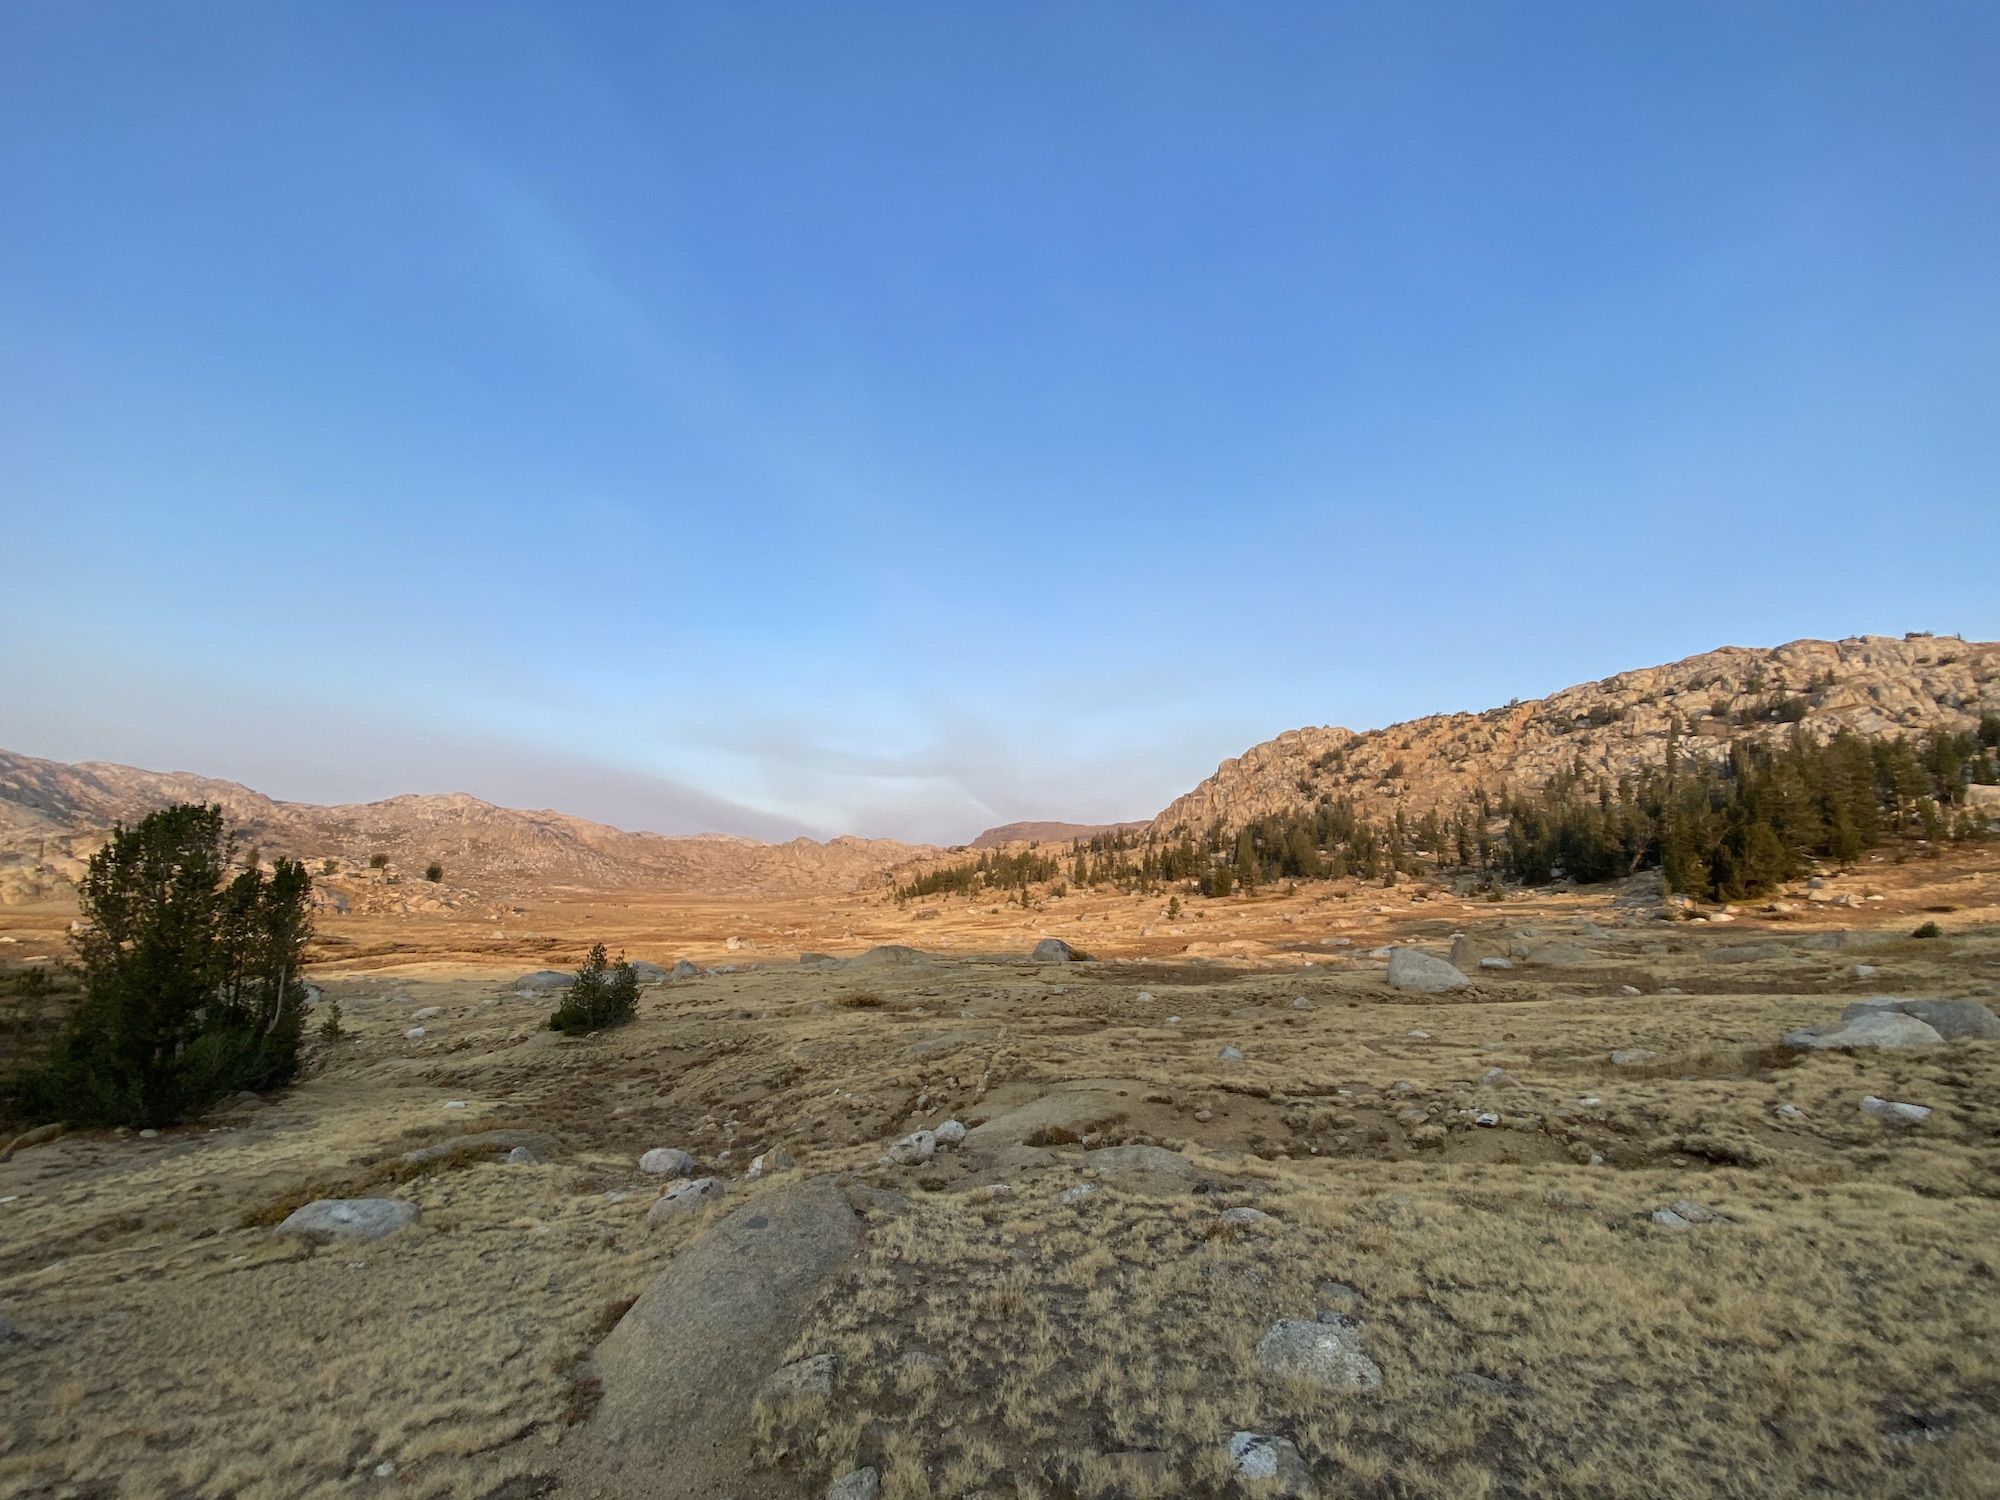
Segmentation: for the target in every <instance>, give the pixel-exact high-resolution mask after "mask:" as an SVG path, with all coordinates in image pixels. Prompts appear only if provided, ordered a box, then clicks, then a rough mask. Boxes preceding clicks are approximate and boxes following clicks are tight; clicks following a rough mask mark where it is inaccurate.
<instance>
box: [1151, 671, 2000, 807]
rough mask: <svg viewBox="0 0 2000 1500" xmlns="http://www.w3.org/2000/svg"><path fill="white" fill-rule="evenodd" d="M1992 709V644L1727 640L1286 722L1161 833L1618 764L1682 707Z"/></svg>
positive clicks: (1772, 725) (1628, 763)
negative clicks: (1454, 703)
mask: <svg viewBox="0 0 2000 1500" xmlns="http://www.w3.org/2000/svg"><path fill="white" fill-rule="evenodd" d="M1994 712H2000V643H1997V642H1990V641H1989V642H1972V641H1962V640H1959V639H1957V638H1956V637H1946V636H1929V635H1912V636H1906V637H1904V638H1903V639H1901V640H1896V639H1892V638H1888V637H1882V636H1861V637H1856V638H1852V639H1848V640H1844V641H1794V642H1792V643H1791V644H1790V645H1787V646H1779V647H1776V648H1774V649H1770V650H1762V649H1750V648H1744V647H1736V646H1726V647H1724V648H1722V649H1721V650H1719V651H1709V652H1705V653H1703V654H1702V655H1700V656H1691V657H1689V658H1687V659H1686V660H1685V661H1678V662H1674V663H1672V664H1670V665H1668V666H1663V667H1648V668H1644V669H1642V670H1639V671H1634V672H1621V673H1619V674H1618V675H1617V676H1616V677H1607V678H1605V679H1604V680H1603V681H1601V682H1587V683H1582V684H1579V685H1578V686H1576V687H1571V688H1565V689H1564V690H1563V691H1562V692H1559V693H1556V694H1554V695H1552V696H1551V697H1547V698H1538V699H1533V700H1531V701H1527V702H1517V703H1511V704H1509V705H1507V706H1506V707H1505V708H1495V709H1489V710H1487V711H1486V712H1485V713H1479V714H1470V713H1461V714H1434V715H1432V716H1430V717H1428V718H1423V719H1412V720H1411V721H1409V722H1408V723H1405V724H1393V725H1390V726H1389V727H1388V728H1386V729H1374V730H1368V731H1365V732H1362V733H1356V732H1355V731H1353V730H1349V729H1294V730H1291V731H1289V732H1287V733H1285V734H1281V735H1279V736H1278V737H1277V738H1276V739H1274V740H1267V741H1265V742H1264V743H1263V744H1261V745H1256V746H1253V747H1252V748H1251V749H1249V750H1247V751H1245V752H1244V753H1243V754H1242V755H1240V756H1238V757H1237V758H1236V759H1234V760H1226V761H1224V762H1223V763H1222V765H1221V766H1220V767H1219V768H1218V769H1217V770H1216V773H1215V774H1214V775H1213V776H1211V777H1209V778H1208V779H1207V780H1206V781H1204V782H1202V783H1201V785H1199V786H1197V787H1196V788H1195V789H1194V790H1193V791H1191V792H1189V793H1188V794H1187V795H1186V796H1184V797H1180V798H1177V799H1176V800H1175V801H1174V802H1173V803H1171V804H1170V805H1169V806H1168V807H1167V808H1166V810H1165V811H1164V812H1162V813H1161V814H1160V815H1159V817H1157V818H1156V819H1154V820H1153V824H1152V827H1153V829H1154V830H1155V831H1156V832H1159V833H1162V834H1173V833H1178V832H1181V831H1184V830H1185V831H1193V832H1200V831H1202V830H1205V829H1207V828H1209V827H1210V826H1211V825H1213V824H1216V823H1220V824H1222V825H1223V826H1224V827H1225V828H1236V827H1240V826H1242V825H1243V824H1245V823H1248V822H1252V821H1255V820H1256V819H1258V818H1261V817H1265V816H1268V815H1270V814H1274V813H1281V812H1284V811H1285V810H1287V809H1290V808H1295V807H1298V806H1301V805H1303V804H1307V803H1310V802H1312V801H1314V800H1315V799H1316V798H1318V797H1319V796H1320V795H1321V794H1322V793H1326V794H1331V795H1332V796H1334V797H1336V798H1339V797H1346V798H1350V799H1352V800H1353V801H1354V802H1355V803H1357V804H1358V805H1359V806H1361V807H1362V808H1363V809H1364V810H1365V811H1368V812H1370V813H1373V814H1375V815H1378V816H1386V815H1389V814H1392V813H1393V812H1394V811H1395V810H1396V809H1398V808H1401V809H1403V810H1405V811H1407V812H1408V813H1409V814H1410V815H1411V816H1412V817H1417V816H1421V815H1422V814H1423V813H1424V812H1426V811H1427V810H1429V809H1430V808H1432V807H1437V808H1440V809H1445V810H1453V809H1456V808H1458V807H1459V806H1461V805H1463V803H1464V802H1465V801H1466V800H1467V799H1468V798H1470V797H1471V796H1473V795H1475V794H1476V793H1477V792H1478V791H1479V790H1480V789H1481V788H1484V789H1485V790H1487V791H1489V792H1497V791H1498V790H1499V789H1500V787H1501V786H1502V784H1503V783H1504V784H1507V785H1510V786H1512V787H1513V788H1515V789H1516V790H1521V789H1526V788H1532V787H1535V786H1539V785H1540V784H1541V783H1543V782H1545V781H1547V780H1548V779H1549V777H1550V776H1552V775H1553V774H1555V773H1556V772H1557V771H1559V770H1562V769H1564V768H1566V767H1569V766H1571V765H1574V764H1575V763H1576V762H1577V761H1579V760H1581V762H1582V764H1583V766H1584V769H1585V770H1586V772H1588V773H1589V774H1591V775H1593V776H1595V775H1600V774H1602V775H1608V776H1611V777H1613V778H1616V777H1618V776H1620V775H1623V774H1625V773H1627V772H1632V771H1638V770H1641V769H1644V768H1646V767H1651V766H1658V765H1660V764H1662V763H1663V762H1664V760H1665V757H1666V745H1667V729H1668V725H1669V723H1670V722H1671V721H1672V720H1674V719H1676V718H1678V719H1679V721H1680V723H1681V725H1682V730H1683V734H1684V736H1685V739H1684V743H1685V744H1686V745H1687V746H1688V747H1689V749H1691V750H1698V749H1699V748H1700V747H1701V746H1702V745H1703V744H1708V745H1711V746H1719V745H1720V744H1721V743H1723V742H1725V741H1727V740H1728V739H1729V738H1731V737H1732V736H1776V735H1783V734H1788V733H1790V732H1791V729H1792V726H1793V725H1794V724H1803V725H1805V726H1806V727H1807V728H1808V729H1811V730H1813V731H1815V732H1817V733H1820V734H1822V735H1826V734H1831V733H1833V732H1834V731H1835V730H1837V729H1841V728H1846V729H1852V730H1854V731H1856V732H1857V733H1860V734H1864V735H1870V736H1881V735H1899V734H1914V733H1921V732H1924V731H1927V730H1931V729H1937V728H1947V729H1952V730H1966V729H1970V728H1972V727H1974V726H1975V725H1976V724H1977V723H1978V721H1979V717H1980V715H1981V714H1982V713H1994Z"/></svg>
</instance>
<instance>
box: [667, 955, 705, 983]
mask: <svg viewBox="0 0 2000 1500" xmlns="http://www.w3.org/2000/svg"><path fill="white" fill-rule="evenodd" d="M667 978H669V979H699V978H701V970H700V969H698V968H696V967H695V966H694V965H693V964H691V963H689V962H688V961H687V960H686V959H684V958H677V959H675V960H674V966H673V967H672V968H671V969H669V970H667Z"/></svg>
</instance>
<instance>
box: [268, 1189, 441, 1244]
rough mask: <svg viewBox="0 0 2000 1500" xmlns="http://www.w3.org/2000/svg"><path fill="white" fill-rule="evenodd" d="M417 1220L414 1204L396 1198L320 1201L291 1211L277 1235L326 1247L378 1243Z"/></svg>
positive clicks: (321, 1199) (279, 1227) (330, 1199)
mask: <svg viewBox="0 0 2000 1500" xmlns="http://www.w3.org/2000/svg"><path fill="white" fill-rule="evenodd" d="M416 1221H417V1205H416V1204H414V1203H405V1202H404V1201H403V1200H401V1199H399V1198H320V1199H317V1200H315V1201H314V1202H311V1203H308V1204H306V1205H305V1206H304V1207H303V1208H299V1209H295V1210H293V1212H292V1214H291V1216H290V1217H288V1218H287V1219H286V1220H285V1222H284V1223H282V1224H280V1225H279V1226H278V1233H279V1234H286V1235H292V1236H294V1237H296V1238H298V1239H302V1240H311V1241H313V1242H314V1243H316V1244H325V1243H326V1242H328V1241H330V1240H379V1239H381V1238H382V1237H383V1236H384V1235H389V1234H394V1233H395V1232H396V1231H397V1230H399V1229H402V1228H404V1227H406V1226H407V1225H410V1224H414V1223H416Z"/></svg>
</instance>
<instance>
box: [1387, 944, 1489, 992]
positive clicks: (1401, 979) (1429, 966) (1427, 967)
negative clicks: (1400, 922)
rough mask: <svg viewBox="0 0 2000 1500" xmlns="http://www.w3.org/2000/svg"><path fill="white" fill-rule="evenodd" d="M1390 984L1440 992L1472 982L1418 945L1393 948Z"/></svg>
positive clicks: (1461, 987) (1409, 988)
mask: <svg viewBox="0 0 2000 1500" xmlns="http://www.w3.org/2000/svg"><path fill="white" fill-rule="evenodd" d="M1389 983H1390V984H1391V985H1393V986H1394V987H1395V988H1396V989H1399V990H1416V991H1418V992H1420V993H1423V994H1437V993H1439V992H1440V991H1443V990H1462V989H1464V988H1465V987H1466V986H1467V985H1469V984H1471V983H1472V981H1471V980H1470V979H1467V978H1466V977H1465V975H1464V974H1462V973H1460V972H1459V971H1458V970H1457V969H1455V968H1453V967H1452V966H1451V965H1450V964H1448V963H1446V962H1445V961H1444V960H1443V959H1441V958H1439V957H1437V956H1436V955H1435V954H1431V953H1424V952H1420V951H1419V950H1417V949H1415V948H1391V949H1390V950H1389Z"/></svg>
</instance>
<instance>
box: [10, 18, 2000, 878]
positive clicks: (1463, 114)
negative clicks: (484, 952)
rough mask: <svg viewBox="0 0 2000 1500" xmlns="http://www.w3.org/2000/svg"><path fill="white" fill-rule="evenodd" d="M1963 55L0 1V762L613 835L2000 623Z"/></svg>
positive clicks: (1777, 41) (977, 824)
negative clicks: (7, 758)
mask: <svg viewBox="0 0 2000 1500" xmlns="http://www.w3.org/2000/svg"><path fill="white" fill-rule="evenodd" d="M1996 76H2000V9H1996V8H1995V7H1994V6H1992V5H1990V4H1958V5H1953V4H1936V5H1925V6H1920V7H1905V6H1889V5H1881V4H1871V5H1858V6H1857V5H1842V4H1826V3H1818V0H1815V3H1801V4H1798V5H1790V6H1781V5H1758V4H1743V3H1731V4H1721V5H1714V6H1703V5H1696V4H1684V3H1677V4H1658V5H1640V4H1635V5H1605V4H1602V3H1587V4H1575V5H1533V4H1530V5H1522V6H1495V5H1490V4H1483V3H1481V4H1463V5H1425V4H1389V3H1384V4H1379V5H1366V6H1361V5H1336V4H1326V3H1315V4H1305V5H1282V4H1265V5H1258V6H1247V7H1246V6H1225V5H1220V4H1216V5H1210V6H1173V5H1161V4H1144V5H1139V4H1133V5H1110V4H1086V5H1076V4H1051V5H1032V4H1031V5H1021V6H1002V7H987V6H957V5H950V6H940V5H931V4H907V5H901V4H899V5H852V4H825V5H785V4H769V5H757V6H738V5H727V4H710V5H658V4H643V5H641V4H635V5H614V4H602V3H597V4H592V3H581V4H562V5H554V4H536V5H510V4H502V3H495V0H476V3H474V0H467V3H454V4H421V3H419V4H408V3H396V4H378V5H369V4H358V3H347V4H341V5H310V6H308V5H289V4H283V3H277V0H244V3H234V4H216V3H200V0H187V3H181V4H176V5H172V6H161V5H157V4H150V3H149V4H144V5H124V4H116V3H110V0H93V3H91V4H88V5H68V4H59V3H55V0H18V3H14V4H10V5H7V6H5V7H0V203H4V204H5V210H4V212H0V523H4V532H0V534H3V535H4V536H5V537H6V539H7V548H6V566H5V568H4V572H0V580H4V582H0V589H4V593H5V597H6V598H7V600H8V605H9V607H8V609H7V610H6V620H7V644H6V646H5V648H4V649H0V745H5V746H6V747H8V748H12V749H19V750H23V751H27V752H29V753H33V754H40V755H48V756H54V757H57V758H61V759H82V758H99V759H114V760H123V761H128V762H131V763H135V764H141V765H148V766H154V767H159V768H176V769H191V770H198V771H202V772H206V773H209V774H215V775H225V776H230V777H234V778H236V779H240V780H244V781H247V782H249V783H251V784H252V785H255V786H257V787H259V788H260V789H262V790H266V791H269V792H271V793H273V794H275V795H280V796H289V797H298V798H307V799H312V800H354V799H361V798H367V797H374V796H383V795H389V794H393V793H396V792H402V791H446V790H459V789H462V790H467V791H471V792H473V793H475V794H478V795H482V796H488V797H492V798H494V799H495V800H498V801H503V802H509V803H515V804H528V805H536V806H556V807H561V808H563V809H564V810H567V811H572V812H578V813H582V814H585V815H588V816H595V817H602V818H606V819H608V820H611V821H614V822H619V823H622V824H625V825H627V826H635V827H651V828H657V829H660V830H662V831H667V832H681V831H693V830H696V829H704V828H722V829H727V830H730V831H736V832H745V833H751V834H756V835H760V836H778V835H786V834H790V833H792V832H796V831H800V830H808V831H812V832H814V833H826V832H838V831H853V832H862V833H872V834H887V835H896V836H903V837H918V838H927V839H941V840H943V839H962V838H966V837H969V836H970V835H971V834H973V833H974V832H976V831H977V830H978V829H979V828H981V827H983V826H985V825H987V824H990V823H994V822H999V821H1004V820H1008V819H1013V818H1021V817H1072V818H1079V819H1096V818H1107V819H1108V818H1125V817H1139V816H1146V815H1149V814H1151V813H1152V812H1154V811H1156V810H1157V809H1158V808H1159V807H1160V806H1161V805H1162V804H1163V803H1164V802H1165V801H1167V800H1168V799H1169V798H1171V797H1172V796H1174V795H1176V794H1177V793H1179V792H1181V791H1183V790H1185V789H1186V788H1187V787H1188V786H1190V785H1192V784H1193V783H1194V782H1195V781H1196V780H1198V779H1200V777H1202V776H1203V775H1205V774H1207V773H1208V772H1209V771H1210V770H1212V769H1213V768H1214V766H1215V763H1216V762H1217V761H1218V760H1219V759H1221V758H1222V757H1224V756H1227V755H1233V754H1236V753H1238V752H1239V751H1240V750H1242V749H1243V748H1244V747H1246V746H1248V745H1249V744H1252V743H1254V742H1256V741H1258V740H1260V739H1264V738H1267V737H1269V736H1270V735H1272V734H1275V733H1277V732H1278V731H1280V730H1283V729H1286V728H1290V727H1293V726H1295V725H1299V724H1304V723H1344V724H1349V725H1352V726H1354V727H1357V728H1360V727H1368V726H1372V725H1377V724H1382V723H1387V722H1392V721H1395V720H1399V719H1404V718H1409V717H1413V716H1416V715H1419V714H1423V713H1428V712H1433V711H1441V710H1451V709H1462V708H1482V707H1486V706H1489V705H1491V704H1494V703H1499V702H1504V701H1506V700H1507V699H1509V698H1511V697H1515V696H1522V697H1527V696H1534V695H1538V694H1541V693H1544V692H1548V691H1552V690H1554V689H1556V688H1559V687H1562V686H1565V685H1567V684H1569V683H1572V682H1575V681H1580V680H1585V679H1589V678H1593V677H1598V676H1603V675H1607V674H1609V673H1611V672H1614V671H1617V670H1620V669H1623V668H1629V667H1636V666H1642V665H1648V664H1651V663H1654V662H1658V661H1664V660H1671V659H1674V658H1676V657H1679V656H1683V655H1687V654H1689V653H1692V652H1695V651H1699V650H1704V649H1708V648H1710V647H1713V646H1718V645H1723V644H1746V645H1754V644H1776V643H1778V642H1781V641H1785V640H1790V639H1795V638H1798V637H1801V636H1808V635H1827V636H1841V635H1849V634H1859V633H1888V634H1900V633H1901V632H1903V631H1905V630H1909V629H1929V630H1937V631H1941V632H1949V631H1958V632H1962V633H1964V634H1966V635H1968V636H1975V637H1988V638H1990V637H1992V636H1993V635H1994V634H1995V633H1996V628H2000V588H1996V586H1995V583H1994V579H1995V576H1996V573H1995V562H1994V559H1995V558H1996V556H2000V498H1996V481H2000V90H1996V89H1995V88H1994V87H1993V79H1994V78H1995V77H1996Z"/></svg>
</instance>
